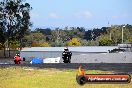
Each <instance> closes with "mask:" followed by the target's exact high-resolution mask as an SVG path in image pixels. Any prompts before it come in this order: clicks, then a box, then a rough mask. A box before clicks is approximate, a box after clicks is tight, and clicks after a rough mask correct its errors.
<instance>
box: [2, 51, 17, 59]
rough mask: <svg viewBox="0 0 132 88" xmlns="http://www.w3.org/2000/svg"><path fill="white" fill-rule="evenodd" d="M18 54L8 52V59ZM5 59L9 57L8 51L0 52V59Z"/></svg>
mask: <svg viewBox="0 0 132 88" xmlns="http://www.w3.org/2000/svg"><path fill="white" fill-rule="evenodd" d="M16 53H18V51H17V50H10V57H11V58H12V57H14V56H15V54H16ZM5 57H9V51H8V50H5V52H4V50H0V58H5Z"/></svg>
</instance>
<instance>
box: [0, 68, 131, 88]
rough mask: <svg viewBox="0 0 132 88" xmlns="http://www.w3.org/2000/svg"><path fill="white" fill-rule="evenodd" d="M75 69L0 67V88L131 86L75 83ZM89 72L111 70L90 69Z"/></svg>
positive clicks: (124, 87) (108, 87) (118, 87)
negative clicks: (81, 84)
mask: <svg viewBox="0 0 132 88" xmlns="http://www.w3.org/2000/svg"><path fill="white" fill-rule="evenodd" d="M76 73H77V70H72V69H71V70H58V69H35V68H34V69H33V68H26V67H23V68H20V67H11V68H0V88H80V87H81V88H131V87H132V82H131V83H129V84H85V85H83V86H80V85H78V84H77V83H76V80H75V79H76V78H75V77H76ZM87 73H89V74H90V73H91V74H107V73H111V72H106V71H97V70H90V71H87Z"/></svg>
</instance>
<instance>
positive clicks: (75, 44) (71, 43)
mask: <svg viewBox="0 0 132 88" xmlns="http://www.w3.org/2000/svg"><path fill="white" fill-rule="evenodd" d="M68 46H81V43H80V41H79V40H78V39H77V38H72V40H70V41H69V42H68Z"/></svg>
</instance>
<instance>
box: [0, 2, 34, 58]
mask: <svg viewBox="0 0 132 88" xmlns="http://www.w3.org/2000/svg"><path fill="white" fill-rule="evenodd" d="M31 9H32V8H31V6H30V5H29V3H24V0H3V1H1V2H0V13H1V15H2V18H3V19H2V20H1V22H2V24H1V26H3V27H2V30H4V32H5V33H4V34H5V39H6V41H8V47H9V57H10V43H11V42H10V41H19V42H20V45H21V43H22V42H21V40H22V38H23V37H24V35H25V33H26V31H27V30H28V29H29V26H31V22H30V15H29V13H30V10H31ZM20 47H21V46H20Z"/></svg>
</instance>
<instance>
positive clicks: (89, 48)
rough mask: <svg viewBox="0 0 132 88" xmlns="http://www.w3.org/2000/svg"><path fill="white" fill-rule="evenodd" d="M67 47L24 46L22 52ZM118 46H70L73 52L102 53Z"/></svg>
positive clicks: (56, 49) (54, 49)
mask: <svg viewBox="0 0 132 88" xmlns="http://www.w3.org/2000/svg"><path fill="white" fill-rule="evenodd" d="M64 48H65V47H31V48H24V49H22V50H21V52H29V51H30V52H36V51H39V52H41V51H64ZM115 48H118V47H117V46H85V47H68V49H69V50H70V51H73V52H89V53H101V52H108V50H112V49H115Z"/></svg>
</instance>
